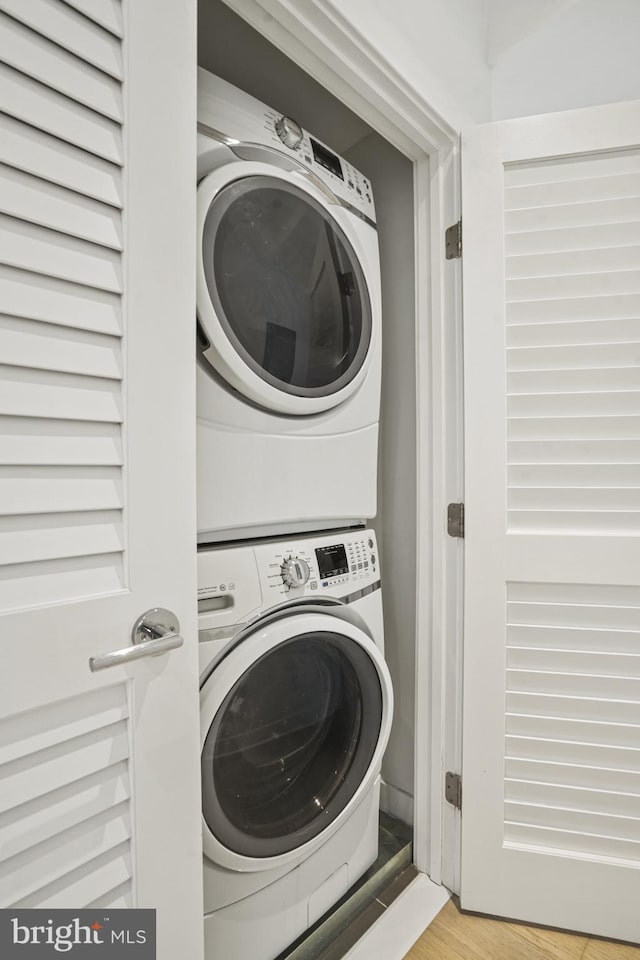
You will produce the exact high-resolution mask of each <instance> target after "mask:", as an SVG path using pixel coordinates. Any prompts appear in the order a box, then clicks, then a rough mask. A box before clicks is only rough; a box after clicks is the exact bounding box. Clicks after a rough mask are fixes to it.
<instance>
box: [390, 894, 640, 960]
mask: <svg viewBox="0 0 640 960" xmlns="http://www.w3.org/2000/svg"><path fill="white" fill-rule="evenodd" d="M405 960H640V947H630V946H626V945H625V944H621V943H611V942H610V941H608V940H593V939H591V938H590V937H580V936H576V935H575V934H571V933H560V932H558V931H555V930H542V929H540V928H539V927H526V926H523V925H522V924H519V923H506V922H504V921H502V920H490V919H488V918H487V917H474V916H469V915H465V914H463V913H460V911H459V910H458V908H457V907H456V905H455V904H454V903H453V901H451V900H449V902H448V903H447V904H446V906H444V907H443V909H442V910H441V911H440V913H439V914H438V916H437V917H436V919H435V920H434V921H433V923H432V924H431V926H430V927H429V928H428V929H427V930H425V932H424V933H423V934H422V936H421V937H420V939H419V940H418V941H417V943H414V945H413V947H412V948H411V950H410V951H409V953H408V954H407V955H406V957H405Z"/></svg>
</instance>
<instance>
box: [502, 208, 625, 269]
mask: <svg viewBox="0 0 640 960" xmlns="http://www.w3.org/2000/svg"><path fill="white" fill-rule="evenodd" d="M638 243H640V223H638V222H637V221H633V220H631V221H628V222H623V223H617V222H615V221H614V222H613V223H587V224H584V225H583V226H580V227H558V228H556V229H546V228H544V227H541V228H540V229H538V230H532V231H530V232H523V233H510V234H508V235H507V236H505V237H504V245H505V251H506V253H507V255H508V256H509V257H518V256H527V255H538V254H546V253H548V251H549V250H555V251H557V252H558V253H560V252H563V251H567V252H571V253H575V252H577V251H581V250H585V251H586V250H596V249H606V248H607V247H624V246H634V245H636V246H637V244H638ZM505 266H506V269H507V270H508V271H510V270H511V269H512V264H509V263H507V264H506V265H505Z"/></svg>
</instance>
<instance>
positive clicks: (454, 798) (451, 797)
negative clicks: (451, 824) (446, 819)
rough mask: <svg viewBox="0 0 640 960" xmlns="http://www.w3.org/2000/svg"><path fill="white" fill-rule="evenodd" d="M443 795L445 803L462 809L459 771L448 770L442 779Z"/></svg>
mask: <svg viewBox="0 0 640 960" xmlns="http://www.w3.org/2000/svg"><path fill="white" fill-rule="evenodd" d="M444 796H445V800H446V801H447V803H451V804H453V806H454V807H455V808H456V810H462V777H461V776H460V774H459V773H450V772H448V773H447V775H446V777H445V780H444Z"/></svg>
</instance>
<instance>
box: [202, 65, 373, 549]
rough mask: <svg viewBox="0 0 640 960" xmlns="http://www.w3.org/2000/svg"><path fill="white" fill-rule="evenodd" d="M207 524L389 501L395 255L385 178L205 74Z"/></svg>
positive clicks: (290, 525) (269, 521)
mask: <svg viewBox="0 0 640 960" xmlns="http://www.w3.org/2000/svg"><path fill="white" fill-rule="evenodd" d="M197 209H198V255H197V266H196V276H197V307H198V344H199V349H198V371H197V391H198V392H197V410H198V427H197V447H198V539H199V541H200V542H214V541H229V540H234V539H239V538H244V537H248V536H253V537H259V536H266V535H272V534H274V533H284V532H291V531H304V530H319V529H326V528H329V527H334V526H348V525H350V524H352V523H353V522H354V521H356V522H362V521H364V520H366V519H370V518H371V517H373V516H375V513H376V473H377V445H378V419H379V408H380V357H381V335H380V312H381V306H380V262H379V253H378V238H377V233H376V226H375V211H374V204H373V195H372V192H371V183H370V182H369V180H367V178H366V177H364V176H363V175H362V174H360V173H359V172H358V171H357V170H356V169H355V168H354V167H353V166H352V165H351V164H349V163H348V162H347V161H345V160H344V159H342V158H341V157H338V156H336V154H335V153H333V152H332V151H331V150H329V149H328V147H326V146H325V145H324V144H322V143H320V141H318V140H317V139H316V138H314V137H312V136H311V135H310V134H308V133H307V132H306V131H304V130H302V129H301V128H300V127H299V126H298V125H297V124H296V123H295V122H294V121H293V120H291V119H289V118H286V117H280V116H279V114H278V113H277V111H275V110H271V109H270V108H269V107H267V106H265V105H264V104H262V103H260V102H259V101H258V100H255V99H254V98H253V97H250V96H249V95H248V94H246V93H243V92H242V91H240V90H238V89H237V88H235V87H233V86H231V84H229V83H226V82H225V81H224V80H221V79H219V78H218V77H215V76H213V75H212V74H210V73H207V72H206V71H205V70H202V69H200V70H199V74H198V200H197Z"/></svg>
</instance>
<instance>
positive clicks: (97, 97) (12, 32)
mask: <svg viewBox="0 0 640 960" xmlns="http://www.w3.org/2000/svg"><path fill="white" fill-rule="evenodd" d="M30 2H32V0H30ZM0 44H2V55H3V60H4V62H5V63H7V64H9V65H10V66H12V67H14V68H15V69H16V70H20V71H21V72H22V73H28V74H29V75H30V76H32V77H33V78H34V79H36V80H38V81H39V82H40V83H43V84H45V85H46V86H47V87H51V88H52V89H53V90H57V91H58V92H59V93H63V94H65V96H67V97H72V98H73V99H74V100H75V101H77V102H78V103H83V104H84V105H85V106H87V107H90V108H91V109H92V110H95V111H96V112H97V113H99V114H103V115H104V116H105V117H110V118H111V119H112V120H117V121H118V122H121V121H122V109H123V108H122V90H121V86H120V83H119V82H118V81H117V80H114V79H113V78H112V77H109V76H107V75H106V74H105V73H103V72H102V71H101V70H97V69H96V68H95V67H93V66H92V65H91V64H89V63H87V62H86V61H85V60H81V59H79V58H78V57H76V56H74V54H72V53H68V52H67V51H66V50H62V49H61V48H60V47H58V46H57V45H56V44H53V43H51V42H50V41H49V40H47V39H46V38H45V37H43V36H41V35H40V34H38V33H35V32H34V31H33V30H30V29H29V28H28V27H25V26H23V25H22V24H21V23H18V22H17V21H16V20H13V19H12V18H11V17H7V16H5V15H4V14H2V13H0Z"/></svg>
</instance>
